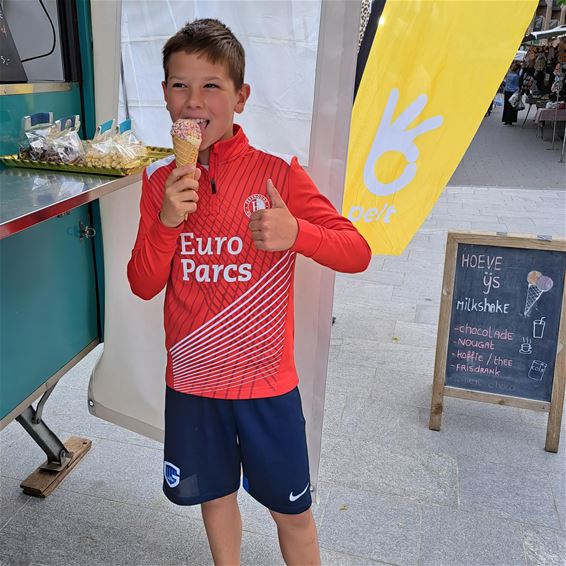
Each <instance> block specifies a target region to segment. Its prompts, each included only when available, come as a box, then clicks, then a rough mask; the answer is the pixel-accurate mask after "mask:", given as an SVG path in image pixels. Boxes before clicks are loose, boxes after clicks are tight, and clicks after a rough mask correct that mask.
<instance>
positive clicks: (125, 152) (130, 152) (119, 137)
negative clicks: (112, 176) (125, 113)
mask: <svg viewBox="0 0 566 566" xmlns="http://www.w3.org/2000/svg"><path fill="white" fill-rule="evenodd" d="M114 143H115V144H116V150H117V151H118V153H119V154H120V157H121V160H122V162H123V163H124V167H131V166H133V165H137V164H138V163H139V162H140V160H141V159H143V158H144V157H146V155H147V153H146V147H145V145H143V144H142V143H141V142H140V141H139V140H138V138H137V137H136V136H135V134H134V132H133V122H132V120H131V119H128V120H124V121H123V122H120V124H118V126H117V127H116V135H115V136H114Z"/></svg>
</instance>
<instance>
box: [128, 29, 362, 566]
mask: <svg viewBox="0 0 566 566" xmlns="http://www.w3.org/2000/svg"><path fill="white" fill-rule="evenodd" d="M163 68H164V71H165V81H164V82H163V83H162V84H163V93H164V97H165V101H166V103H167V109H168V110H169V114H170V115H171V119H172V120H173V121H175V120H177V119H178V118H192V119H197V120H199V125H200V128H201V132H202V143H201V146H200V151H199V160H198V161H199V162H198V165H197V167H196V170H195V167H194V166H184V167H176V164H175V161H174V158H173V156H172V157H170V158H166V159H164V160H161V161H159V162H156V163H153V164H152V165H151V166H149V167H148V168H147V169H146V171H145V172H144V175H143V184H142V197H141V205H140V208H141V219H140V225H139V230H138V235H137V239H136V243H135V245H134V249H133V251H132V258H131V260H130V262H129V264H128V278H129V281H130V285H131V288H132V291H133V292H134V293H135V294H136V295H138V296H139V297H141V298H143V299H151V298H152V297H154V296H155V295H156V294H157V293H159V292H160V291H161V290H162V289H163V288H164V287H165V286H167V290H166V295H165V334H166V348H167V373H166V382H167V389H166V401H165V445H164V459H165V463H164V483H163V489H164V492H165V495H166V496H167V497H168V498H169V499H170V500H171V501H172V502H174V503H176V504H179V505H196V504H201V509H202V516H203V520H204V525H205V528H206V533H207V536H208V541H209V544H210V549H211V552H212V557H213V559H214V563H215V564H217V565H219V564H230V565H233V564H239V561H240V542H241V536H242V526H241V519H240V512H239V509H238V504H237V500H236V495H237V491H238V488H239V485H240V472H241V470H242V471H243V486H244V489H246V490H247V491H248V492H249V493H250V494H251V495H252V497H254V498H255V499H257V500H258V501H259V502H260V503H262V504H263V505H265V506H266V507H267V508H268V509H269V510H270V512H271V515H272V516H273V518H274V519H275V522H276V524H277V531H278V535H279V543H280V546H281V551H282V554H283V558H284V560H285V562H286V563H287V564H300V565H305V564H319V563H320V556H319V549H318V541H317V534H316V526H315V524H314V521H313V518H312V513H311V510H310V506H311V496H310V491H309V487H310V479H309V466H308V456H307V445H306V438H305V421H304V418H303V414H302V409H301V401H300V397H299V392H298V389H297V383H298V378H297V372H296V370H295V365H294V359H293V272H294V264H295V255H296V254H297V253H301V254H303V255H306V256H307V257H311V258H312V259H314V260H315V261H317V262H318V263H320V264H322V265H325V266H327V267H330V268H332V269H336V270H340V271H346V272H357V271H362V270H364V269H365V268H366V267H367V265H368V263H369V261H370V258H371V252H370V249H369V247H368V245H367V243H366V242H365V240H364V239H363V238H362V236H361V235H360V234H359V233H358V232H357V230H356V229H355V228H354V227H353V226H352V224H351V223H350V222H349V221H348V220H346V219H345V218H343V217H342V216H340V215H339V214H338V213H337V212H336V210H335V209H334V207H333V206H332V205H331V204H330V202H329V201H328V200H327V199H326V198H325V197H324V196H322V195H321V194H320V193H319V192H318V190H317V189H316V187H315V186H314V184H313V182H312V181H311V180H310V178H309V177H308V175H307V174H306V173H305V171H304V170H303V169H302V168H301V166H300V165H299V164H298V161H297V159H296V158H293V159H291V160H290V161H286V160H284V159H281V158H279V157H276V156H274V155H271V154H269V153H266V152H264V151H259V150H257V149H255V148H253V147H252V146H250V145H249V143H248V140H247V138H246V136H245V135H244V132H243V131H242V129H241V128H240V127H239V126H237V125H235V124H234V123H233V119H234V112H236V113H241V112H242V111H243V110H244V106H245V104H246V101H247V99H248V97H249V95H250V87H249V85H247V84H245V83H244V50H243V48H242V46H241V44H240V43H239V42H238V40H237V39H236V38H235V37H234V35H233V34H232V32H231V31H230V30H229V29H228V28H227V27H226V26H224V25H223V24H222V23H221V22H219V21H217V20H212V19H203V20H195V21H193V22H192V23H189V24H187V25H186V26H185V27H184V28H183V29H182V30H181V31H179V32H178V33H177V34H175V35H174V36H173V37H171V38H170V39H169V40H168V41H167V43H166V44H165V47H164V48H163ZM193 173H194V179H193V178H192V176H193V175H192V174H193ZM187 213H188V215H187ZM186 215H187V216H186ZM185 216H186V219H185Z"/></svg>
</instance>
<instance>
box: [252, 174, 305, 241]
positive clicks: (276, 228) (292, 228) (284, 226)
mask: <svg viewBox="0 0 566 566" xmlns="http://www.w3.org/2000/svg"><path fill="white" fill-rule="evenodd" d="M267 196H268V197H269V199H270V200H271V208H269V209H266V210H258V211H256V212H254V213H252V215H251V217H250V230H251V233H252V239H253V241H254V245H255V247H256V248H257V249H258V250H264V251H266V252H280V251H283V250H288V249H289V248H290V247H291V246H292V245H293V244H294V243H295V240H296V239H297V234H298V232H299V225H298V224H297V220H296V218H295V217H294V216H293V215H292V214H291V213H290V212H289V209H288V208H287V205H286V204H285V201H284V200H283V199H282V198H281V195H280V194H279V192H278V191H277V189H276V188H275V187H274V186H273V183H272V182H271V179H268V181H267Z"/></svg>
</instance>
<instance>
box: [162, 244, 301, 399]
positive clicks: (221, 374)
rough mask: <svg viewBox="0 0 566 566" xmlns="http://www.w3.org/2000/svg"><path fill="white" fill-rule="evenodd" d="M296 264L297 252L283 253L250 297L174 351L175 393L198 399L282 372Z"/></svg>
mask: <svg viewBox="0 0 566 566" xmlns="http://www.w3.org/2000/svg"><path fill="white" fill-rule="evenodd" d="M294 260H295V253H294V252H287V253H286V254H284V255H283V256H282V257H281V258H280V259H279V261H278V262H277V263H276V264H275V265H274V266H272V268H271V269H270V270H269V271H268V272H267V273H265V274H264V275H263V276H262V277H261V278H260V279H259V280H258V281H257V282H256V283H255V284H254V285H253V286H252V287H251V288H250V289H248V291H247V292H246V293H245V294H243V295H242V296H240V297H238V299H236V301H234V302H233V303H232V304H230V305H229V306H228V307H226V308H225V309H223V310H222V311H221V312H220V313H218V314H217V315H216V316H215V317H213V318H212V319H211V320H209V321H207V323H205V324H203V325H202V326H201V327H199V328H198V329H196V330H195V331H193V332H192V333H191V334H189V335H188V336H186V337H185V338H183V339H182V340H180V341H179V342H178V343H177V344H175V346H173V347H172V348H171V349H170V354H171V361H172V370H173V382H174V387H175V389H176V390H178V391H181V392H186V393H196V394H199V392H200V393H202V392H204V391H214V390H218V389H223V388H226V387H233V386H234V387H235V386H239V385H242V384H246V383H250V382H251V381H254V380H257V379H262V378H265V377H269V376H270V375H273V374H274V373H276V372H277V368H278V367H279V364H280V361H281V354H282V350H283V347H284V338H285V328H286V324H285V322H286V319H287V307H288V301H289V293H290V286H291V281H292V271H293V267H294ZM250 376H251V377H250Z"/></svg>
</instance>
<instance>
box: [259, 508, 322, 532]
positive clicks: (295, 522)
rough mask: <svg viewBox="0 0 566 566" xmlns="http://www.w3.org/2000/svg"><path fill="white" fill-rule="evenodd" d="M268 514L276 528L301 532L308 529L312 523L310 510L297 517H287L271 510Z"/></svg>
mask: <svg viewBox="0 0 566 566" xmlns="http://www.w3.org/2000/svg"><path fill="white" fill-rule="evenodd" d="M269 512H270V513H271V516H272V517H273V519H274V520H275V522H276V523H277V526H278V527H282V528H288V529H297V530H301V529H306V528H308V527H310V525H311V524H312V522H313V517H312V511H311V510H310V509H307V510H306V511H303V512H302V513H299V514H297V515H287V514H285V513H277V512H276V511H271V510H270V511H269Z"/></svg>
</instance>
